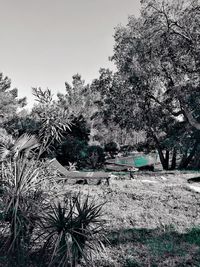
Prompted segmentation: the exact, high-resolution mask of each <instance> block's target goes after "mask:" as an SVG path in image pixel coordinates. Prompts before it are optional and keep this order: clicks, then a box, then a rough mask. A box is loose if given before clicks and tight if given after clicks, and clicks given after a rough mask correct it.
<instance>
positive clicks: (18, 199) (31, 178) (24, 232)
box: [0, 134, 42, 266]
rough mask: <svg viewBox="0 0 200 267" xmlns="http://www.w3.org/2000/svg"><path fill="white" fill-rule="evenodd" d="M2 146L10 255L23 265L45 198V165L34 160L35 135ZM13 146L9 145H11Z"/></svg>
mask: <svg viewBox="0 0 200 267" xmlns="http://www.w3.org/2000/svg"><path fill="white" fill-rule="evenodd" d="M5 140H6V139H4V143H3V142H2V143H1V148H0V158H1V161H2V163H1V178H2V186H3V188H2V201H3V208H2V210H1V212H2V214H3V219H4V222H7V223H8V224H9V232H10V234H9V238H8V239H7V242H6V246H7V252H8V254H9V255H12V257H11V258H12V259H15V260H16V263H17V264H18V265H17V266H19V265H20V264H22V265H24V263H23V262H21V260H22V259H23V257H22V255H23V254H22V251H23V250H24V249H25V248H26V249H27V248H28V244H29V241H30V237H31V232H32V230H33V228H34V224H35V220H36V217H37V211H38V208H39V206H38V205H37V204H38V201H42V198H41V194H40V192H41V182H42V177H41V176H40V171H41V166H38V164H37V162H36V161H35V160H34V158H32V159H31V160H30V159H29V155H30V153H31V151H32V150H33V149H34V148H36V147H38V146H39V143H38V141H37V139H36V138H35V137H34V136H31V135H28V134H24V135H22V136H21V137H19V138H18V139H17V140H16V141H14V140H13V142H12V143H11V142H10V143H9V142H5ZM8 144H9V146H8Z"/></svg>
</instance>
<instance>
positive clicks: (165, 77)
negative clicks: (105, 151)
mask: <svg viewBox="0 0 200 267" xmlns="http://www.w3.org/2000/svg"><path fill="white" fill-rule="evenodd" d="M199 10H200V9H199V5H198V3H197V1H188V2H187V1H178V2H174V1H173V2H172V1H156V0H153V1H148V0H146V1H142V12H141V16H140V17H139V18H138V19H136V18H135V17H129V22H128V24H127V26H126V27H122V26H119V27H117V28H116V31H115V36H114V37H115V46H114V55H113V57H112V60H113V61H114V62H115V63H116V65H117V69H118V72H117V73H116V75H115V76H116V77H115V80H120V81H121V83H119V82H118V83H115V86H114V87H113V88H116V89H115V92H116V93H115V94H113V95H114V97H113V96H112V98H113V101H112V102H113V103H114V104H117V109H116V111H117V112H116V114H115V119H116V118H117V120H118V121H119V122H120V123H122V122H123V121H124V122H125V125H124V127H127V125H130V124H131V122H132V124H134V127H139V128H141V129H145V130H146V131H147V134H148V135H149V136H151V138H152V139H153V140H154V142H155V145H156V148H157V149H158V152H159V155H160V159H161V162H162V164H163V167H164V168H166V169H167V168H168V159H169V150H168V147H167V150H166V155H164V154H163V151H162V150H163V141H164V137H166V138H168V136H169V132H170V128H171V127H172V126H173V125H175V124H176V123H178V121H179V120H182V121H185V122H189V124H190V125H191V126H192V127H193V128H195V129H197V130H198V129H199V122H200V117H199V98H200V90H199V85H200V84H199V81H200V76H199V74H200V72H199V63H198V58H199V51H200V50H199V41H198V40H199V30H198V29H199V27H198V26H199V22H200V17H199ZM195 77H196V79H194V78H195ZM116 78H117V79H116ZM112 106H113V105H112ZM122 116H123V117H124V118H125V120H123V117H122ZM177 118H178V119H177ZM122 125H123V123H122ZM164 147H166V142H165V146H164ZM170 149H171V147H170Z"/></svg>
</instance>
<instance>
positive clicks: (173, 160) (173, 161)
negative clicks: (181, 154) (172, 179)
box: [171, 148, 176, 170]
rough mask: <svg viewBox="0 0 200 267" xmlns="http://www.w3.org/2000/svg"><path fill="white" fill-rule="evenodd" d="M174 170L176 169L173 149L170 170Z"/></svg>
mask: <svg viewBox="0 0 200 267" xmlns="http://www.w3.org/2000/svg"><path fill="white" fill-rule="evenodd" d="M175 168H176V148H174V150H173V154H172V163H171V170H174V169H175Z"/></svg>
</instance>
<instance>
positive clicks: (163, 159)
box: [151, 131, 169, 170]
mask: <svg viewBox="0 0 200 267" xmlns="http://www.w3.org/2000/svg"><path fill="white" fill-rule="evenodd" d="M151 134H152V137H153V139H154V141H155V143H156V148H157V150H158V154H159V157H160V162H161V164H162V167H163V170H168V168H169V165H168V163H167V162H166V158H165V156H164V154H163V151H162V148H161V146H160V143H159V141H158V138H157V136H156V135H155V134H154V133H153V132H152V131H151ZM168 152H169V151H168ZM166 156H167V151H166ZM168 161H169V160H168ZM166 163H167V164H166Z"/></svg>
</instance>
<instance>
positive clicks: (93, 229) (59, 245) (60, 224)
mask: <svg viewBox="0 0 200 267" xmlns="http://www.w3.org/2000/svg"><path fill="white" fill-rule="evenodd" d="M103 205H104V204H100V205H96V204H95V203H94V201H91V202H90V201H89V198H88V197H86V198H85V199H84V200H83V202H82V201H81V198H80V194H78V195H76V196H75V197H71V198H69V199H67V200H66V201H64V202H63V203H62V204H61V203H60V202H58V203H57V204H53V205H50V206H49V208H48V210H47V211H46V212H45V214H44V216H43V217H42V224H41V226H42V229H43V234H42V235H45V239H46V243H45V246H44V248H49V247H50V248H51V250H52V256H51V259H50V263H49V266H55V265H56V266H62V267H64V266H71V267H76V266H77V264H78V263H79V262H80V260H81V258H84V260H85V262H86V263H87V264H88V263H89V258H90V257H89V254H87V253H86V251H87V249H89V250H91V249H92V250H93V249H95V248H96V249H97V250H98V249H99V248H100V246H102V243H101V241H100V238H99V236H100V234H101V232H102V229H103V227H102V226H103V223H102V219H101V216H102V212H101V211H102V207H103ZM97 236H98V238H97ZM88 265H89V264H88Z"/></svg>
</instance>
